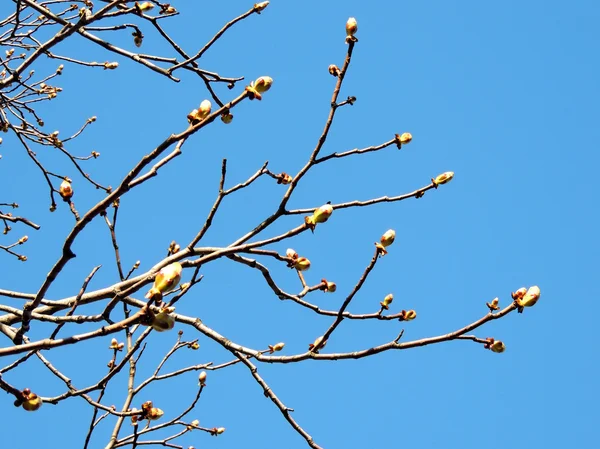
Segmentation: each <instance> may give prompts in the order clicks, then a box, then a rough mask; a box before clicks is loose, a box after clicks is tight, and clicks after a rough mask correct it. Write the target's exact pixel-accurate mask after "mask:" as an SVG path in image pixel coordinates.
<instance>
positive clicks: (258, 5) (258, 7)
mask: <svg viewBox="0 0 600 449" xmlns="http://www.w3.org/2000/svg"><path fill="white" fill-rule="evenodd" d="M267 6H269V2H260V3H255V4H254V11H256V12H257V13H259V14H260V12H261V11H263V10H264V9H265V8H266V7H267ZM223 430H225V429H223Z"/></svg>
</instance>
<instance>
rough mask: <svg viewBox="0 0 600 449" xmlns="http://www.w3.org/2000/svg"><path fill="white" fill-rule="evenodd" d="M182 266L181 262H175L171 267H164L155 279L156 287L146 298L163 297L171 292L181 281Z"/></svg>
mask: <svg viewBox="0 0 600 449" xmlns="http://www.w3.org/2000/svg"><path fill="white" fill-rule="evenodd" d="M182 269H183V268H182V266H181V264H180V263H179V262H173V263H172V264H171V265H167V266H166V267H163V268H162V269H161V270H160V271H159V272H158V273H157V274H156V277H155V278H154V286H153V287H152V288H151V289H150V291H149V292H148V293H147V294H146V298H147V299H150V298H152V297H153V296H159V295H160V296H159V297H162V294H163V293H166V292H170V291H171V290H173V288H175V286H176V285H177V284H178V283H179V281H180V280H181V271H182Z"/></svg>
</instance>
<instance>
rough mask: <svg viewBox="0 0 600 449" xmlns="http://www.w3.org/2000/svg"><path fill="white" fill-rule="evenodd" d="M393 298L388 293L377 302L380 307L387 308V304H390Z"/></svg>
mask: <svg viewBox="0 0 600 449" xmlns="http://www.w3.org/2000/svg"><path fill="white" fill-rule="evenodd" d="M393 300H394V295H392V294H391V293H390V294H389V295H387V296H386V297H385V298H383V301H382V302H380V303H379V304H381V307H383V308H384V309H385V310H389V309H390V307H389V306H390V304H391V303H392V301H393Z"/></svg>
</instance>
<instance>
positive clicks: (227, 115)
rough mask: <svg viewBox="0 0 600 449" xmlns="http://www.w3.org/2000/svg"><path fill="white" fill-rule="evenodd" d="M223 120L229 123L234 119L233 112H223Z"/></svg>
mask: <svg viewBox="0 0 600 449" xmlns="http://www.w3.org/2000/svg"><path fill="white" fill-rule="evenodd" d="M221 121H222V122H223V123H225V124H226V125H229V124H230V123H231V122H232V121H233V114H230V113H229V112H227V113H225V112H224V113H223V114H221Z"/></svg>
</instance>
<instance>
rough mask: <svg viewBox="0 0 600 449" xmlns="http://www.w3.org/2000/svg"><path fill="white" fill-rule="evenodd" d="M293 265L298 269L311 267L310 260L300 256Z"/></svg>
mask: <svg viewBox="0 0 600 449" xmlns="http://www.w3.org/2000/svg"><path fill="white" fill-rule="evenodd" d="M293 267H294V268H295V269H296V270H298V271H306V270H308V269H309V268H310V260H308V259H307V258H306V257H298V258H297V259H296V260H295V262H294V264H293Z"/></svg>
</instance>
